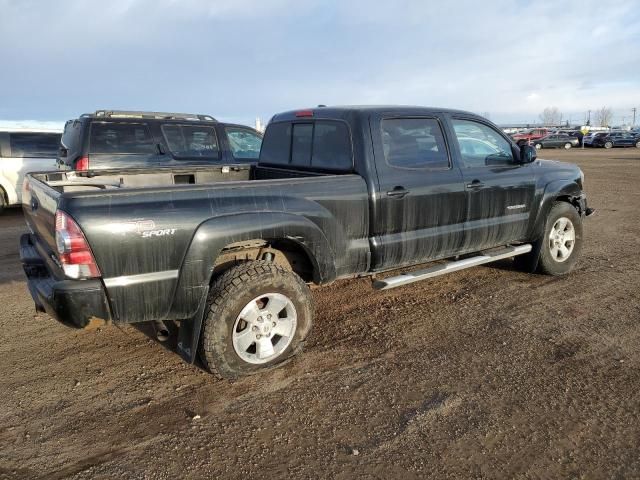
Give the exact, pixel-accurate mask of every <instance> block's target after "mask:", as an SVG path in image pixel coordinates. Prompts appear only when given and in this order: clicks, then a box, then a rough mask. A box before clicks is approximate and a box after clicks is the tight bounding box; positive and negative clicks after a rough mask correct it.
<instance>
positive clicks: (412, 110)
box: [271, 105, 478, 121]
mask: <svg viewBox="0 0 640 480" xmlns="http://www.w3.org/2000/svg"><path fill="white" fill-rule="evenodd" d="M442 112H447V113H458V114H464V115H471V116H474V117H477V116H478V115H477V114H475V113H472V112H467V111H464V110H455V109H450V108H439V107H421V106H414V105H336V106H323V105H319V106H317V107H312V108H299V109H296V110H289V111H287V112H282V113H277V114H276V115H274V116H273V117H272V118H271V121H286V120H295V119H296V118H297V119H300V118H305V117H306V118H341V119H346V118H351V117H354V116H366V115H371V114H372V113H388V114H392V115H393V114H405V115H430V114H433V113H442Z"/></svg>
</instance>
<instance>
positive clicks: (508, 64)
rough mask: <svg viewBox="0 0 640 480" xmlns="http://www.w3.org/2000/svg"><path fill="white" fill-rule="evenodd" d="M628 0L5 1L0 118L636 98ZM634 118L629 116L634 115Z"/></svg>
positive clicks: (530, 110)
mask: <svg viewBox="0 0 640 480" xmlns="http://www.w3.org/2000/svg"><path fill="white" fill-rule="evenodd" d="M639 6H640V5H639V4H638V2H637V1H636V0H627V1H622V0H607V1H606V2H603V1H601V0H598V1H591V0H580V1H563V0H555V1H547V0H539V1H524V0H510V1H507V0H495V1H490V0H486V1H480V0H477V1H471V0H447V1H428V0H423V1H403V0H394V1H388V2H378V1H373V0H369V1H360V0H352V1H345V0H343V1H340V0H335V1H334V0H272V1H269V0H215V1H207V0H109V1H105V0H99V1H94V0H55V1H47V0H0V59H2V69H1V70H2V74H0V122H2V121H4V122H6V121H22V122H23V123H29V121H31V122H44V123H42V124H43V125H49V126H51V125H56V124H59V123H60V122H64V121H65V120H67V119H70V118H74V117H77V116H78V115H80V114H82V113H85V112H91V111H95V110H97V109H124V110H152V111H171V112H189V113H206V114H210V115H213V116H214V117H216V118H218V119H219V120H225V121H231V122H238V123H244V124H249V125H252V124H253V123H254V122H255V118H256V117H261V118H262V120H263V121H267V120H268V119H269V118H270V117H271V115H273V114H274V113H277V112H279V111H284V110H290V109H295V108H303V107H309V106H315V105H318V104H326V105H344V104H407V105H426V106H436V107H448V108H459V109H463V110H470V111H473V112H476V113H480V114H486V115H488V116H489V118H491V120H493V121H494V122H497V123H503V124H504V123H511V122H535V121H538V120H539V114H540V113H541V112H542V110H543V109H544V108H545V107H551V106H556V107H558V108H559V109H560V111H561V112H562V113H563V118H565V119H568V120H571V121H572V123H578V124H579V123H582V121H583V120H584V117H585V114H586V112H587V110H589V109H590V110H596V109H598V108H601V107H603V106H608V107H611V108H612V109H613V111H614V115H615V117H614V122H617V123H622V122H623V120H624V121H626V122H628V123H630V121H631V117H632V112H631V108H633V107H637V108H640V8H638V7H639ZM636 124H640V113H639V114H638V118H637V120H636Z"/></svg>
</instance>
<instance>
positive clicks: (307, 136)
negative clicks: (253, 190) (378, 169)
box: [260, 120, 353, 170]
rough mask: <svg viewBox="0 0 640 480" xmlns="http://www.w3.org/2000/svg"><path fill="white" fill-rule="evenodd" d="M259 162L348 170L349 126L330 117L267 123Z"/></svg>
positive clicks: (349, 155)
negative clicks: (297, 121)
mask: <svg viewBox="0 0 640 480" xmlns="http://www.w3.org/2000/svg"><path fill="white" fill-rule="evenodd" d="M260 163H267V164H276V165H292V166H297V167H311V168H315V169H319V170H351V168H352V167H353V162H352V150H351V137H350V135H349V127H348V126H347V125H346V124H345V123H343V122H339V121H332V120H318V121H315V122H304V123H288V122H281V123H273V124H270V125H269V126H268V127H267V131H266V133H265V136H264V140H263V142H262V150H261V152H260Z"/></svg>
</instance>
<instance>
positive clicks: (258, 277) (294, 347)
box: [199, 261, 313, 379]
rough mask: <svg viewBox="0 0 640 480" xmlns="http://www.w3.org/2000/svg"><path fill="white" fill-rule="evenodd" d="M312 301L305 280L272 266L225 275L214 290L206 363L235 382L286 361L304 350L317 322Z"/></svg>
mask: <svg viewBox="0 0 640 480" xmlns="http://www.w3.org/2000/svg"><path fill="white" fill-rule="evenodd" d="M311 302H312V299H311V294H310V293H309V288H308V287H307V286H306V285H305V283H304V282H303V281H302V279H301V278H300V277H299V276H298V275H296V274H295V273H293V272H290V271H288V270H285V269H284V268H282V267H280V266H278V265H276V264H274V263H272V262H266V261H255V262H248V263H245V264H242V265H238V266H236V267H233V268H231V269H229V270H227V271H226V272H225V273H223V274H222V275H220V277H218V278H217V279H216V280H215V281H214V283H213V285H212V286H211V290H210V294H209V299H208V304H209V310H208V312H207V316H206V318H205V320H204V326H203V331H202V336H201V338H200V352H199V353H200V358H201V360H202V362H203V363H204V365H205V367H206V368H207V369H208V370H209V371H210V372H212V373H215V374H218V375H219V376H221V377H224V378H231V379H233V378H237V377H239V376H243V375H250V374H254V373H258V372H260V371H263V370H266V369H268V368H270V367H274V366H276V365H278V364H280V363H282V362H284V361H285V360H286V359H288V358H289V357H292V356H293V355H296V354H297V353H299V352H300V351H301V350H302V346H303V344H304V340H305V338H306V337H307V335H308V333H309V331H310V330H311V324H312V320H313V312H312V308H311Z"/></svg>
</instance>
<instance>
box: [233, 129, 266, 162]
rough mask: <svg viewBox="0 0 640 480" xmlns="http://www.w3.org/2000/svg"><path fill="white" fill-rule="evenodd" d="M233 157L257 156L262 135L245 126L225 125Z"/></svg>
mask: <svg viewBox="0 0 640 480" xmlns="http://www.w3.org/2000/svg"><path fill="white" fill-rule="evenodd" d="M224 130H225V132H227V138H228V139H229V146H230V147H231V153H232V154H233V157H234V158H258V157H259V156H260V146H261V145H262V137H261V136H260V135H258V134H257V133H256V132H253V131H251V130H248V129H246V128H239V127H225V129H224Z"/></svg>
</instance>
